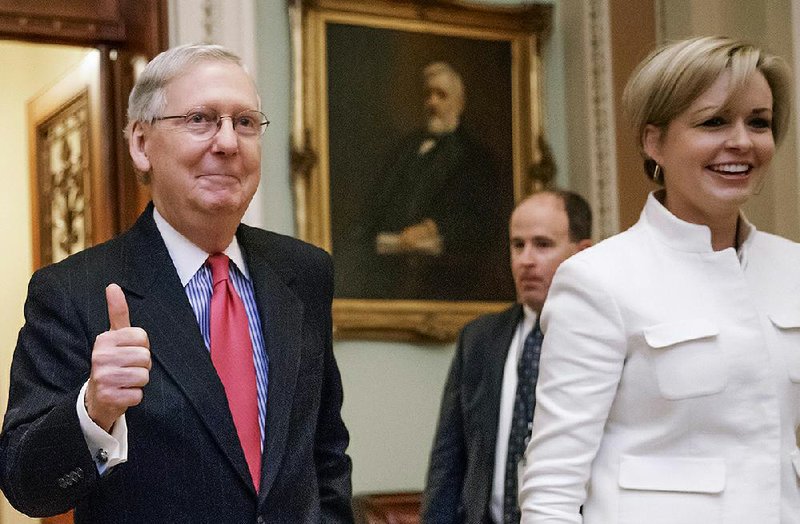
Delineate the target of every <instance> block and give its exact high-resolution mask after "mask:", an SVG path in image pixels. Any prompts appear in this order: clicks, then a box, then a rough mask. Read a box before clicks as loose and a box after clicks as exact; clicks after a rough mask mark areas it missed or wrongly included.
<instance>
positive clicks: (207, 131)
mask: <svg viewBox="0 0 800 524" xmlns="http://www.w3.org/2000/svg"><path fill="white" fill-rule="evenodd" d="M223 118H230V119H231V124H232V125H233V130H234V131H235V132H236V134H237V135H239V136H241V137H258V136H261V135H263V134H264V131H265V130H266V129H267V126H268V125H269V120H268V119H267V115H265V114H264V113H262V112H261V111H256V110H255V109H246V110H244V111H240V112H238V113H236V114H235V115H220V114H219V112H217V110H216V109H212V108H210V107H195V108H192V109H190V110H189V111H188V112H187V113H186V114H184V115H169V116H160V117H157V118H154V119H153V121H156V122H157V121H159V120H178V121H179V122H178V125H180V126H181V127H182V128H183V129H184V130H186V131H187V132H188V133H189V135H190V136H191V137H192V138H194V139H195V140H208V139H209V138H211V137H213V136H214V135H216V134H217V132H218V131H219V130H220V128H221V127H222V119H223Z"/></svg>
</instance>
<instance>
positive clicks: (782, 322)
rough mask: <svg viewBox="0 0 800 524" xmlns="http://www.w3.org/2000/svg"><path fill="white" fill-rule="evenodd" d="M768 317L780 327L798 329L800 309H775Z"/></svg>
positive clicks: (799, 327) (799, 326)
mask: <svg viewBox="0 0 800 524" xmlns="http://www.w3.org/2000/svg"><path fill="white" fill-rule="evenodd" d="M769 319H770V320H771V321H772V323H773V324H775V326H776V327H778V328H780V329H800V311H790V310H787V311H776V312H774V313H770V314H769Z"/></svg>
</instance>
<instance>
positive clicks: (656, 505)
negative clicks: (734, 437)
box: [619, 456, 725, 524]
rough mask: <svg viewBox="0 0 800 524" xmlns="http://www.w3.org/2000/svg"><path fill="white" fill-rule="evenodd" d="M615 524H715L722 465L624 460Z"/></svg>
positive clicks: (702, 461) (718, 461) (717, 460)
mask: <svg viewBox="0 0 800 524" xmlns="http://www.w3.org/2000/svg"><path fill="white" fill-rule="evenodd" d="M619 487H620V501H619V524H642V523H643V522H646V523H647V524H675V523H677V522H679V523H681V524H719V523H722V514H723V513H722V492H723V490H724V489H725V461H724V460H723V459H721V458H711V457H634V456H623V457H622V458H621V459H620V467H619Z"/></svg>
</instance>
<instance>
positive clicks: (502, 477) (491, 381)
mask: <svg viewBox="0 0 800 524" xmlns="http://www.w3.org/2000/svg"><path fill="white" fill-rule="evenodd" d="M591 224H592V217H591V211H590V209H589V205H588V204H587V203H586V201H585V200H584V199H583V198H581V197H580V196H578V195H577V194H575V193H572V192H569V191H545V192H541V193H535V194H534V195H532V196H530V197H528V198H527V199H525V200H523V201H522V202H521V203H520V204H519V205H518V206H517V207H516V209H515V210H514V212H513V213H512V214H511V220H510V223H509V238H510V242H511V272H512V274H513V276H514V284H515V287H516V291H517V302H518V303H517V304H515V305H513V306H511V307H510V308H509V309H507V310H506V311H503V312H501V313H497V314H492V315H485V316H482V317H480V318H478V319H476V320H474V321H473V322H471V323H470V324H467V326H465V327H464V329H463V330H462V332H461V337H460V340H459V343H458V347H457V349H456V354H455V356H454V358H453V363H452V365H451V368H450V375H449V377H448V379H447V385H446V386H445V391H444V396H443V399H442V408H441V413H440V415H439V425H438V428H437V431H436V438H435V441H434V444H433V450H432V452H431V460H430V467H429V470H428V481H427V486H426V488H425V495H424V500H423V522H425V523H427V524H450V523H453V524H455V523H471V524H483V523H495V524H509V523H518V522H519V520H520V513H519V506H518V502H517V478H518V468H519V463H520V460H521V459H522V454H523V452H524V450H525V444H526V443H527V439H528V438H529V436H530V430H531V423H532V420H533V408H534V404H535V398H534V390H535V386H536V370H537V367H538V358H539V350H540V348H541V340H542V334H541V331H540V330H539V322H538V317H539V313H540V312H541V310H542V305H543V304H544V301H545V299H546V298H547V292H548V290H549V289H550V281H551V280H552V278H553V275H554V274H555V272H556V269H558V266H559V265H560V264H561V262H563V261H564V260H566V259H567V258H568V257H569V256H571V255H572V254H574V253H576V252H578V251H580V250H582V249H585V248H586V247H588V246H590V245H591V239H590V238H591Z"/></svg>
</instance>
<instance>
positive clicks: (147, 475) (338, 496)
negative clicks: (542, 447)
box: [0, 205, 352, 524]
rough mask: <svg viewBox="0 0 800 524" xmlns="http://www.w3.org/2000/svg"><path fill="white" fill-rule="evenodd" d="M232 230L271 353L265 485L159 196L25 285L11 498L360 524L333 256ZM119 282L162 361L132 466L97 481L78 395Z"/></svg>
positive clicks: (7, 474) (4, 454) (2, 454)
mask: <svg viewBox="0 0 800 524" xmlns="http://www.w3.org/2000/svg"><path fill="white" fill-rule="evenodd" d="M237 238H238V241H239V243H240V245H241V248H242V252H243V255H244V258H245V260H246V262H247V265H248V268H249V271H250V276H251V278H252V281H253V286H254V289H255V296H256V300H257V302H258V307H259V311H260V314H261V323H262V327H263V333H264V339H265V346H266V351H267V354H268V357H269V386H268V400H267V411H266V424H265V427H266V429H265V432H266V437H265V443H264V455H263V457H264V458H263V460H262V475H261V490H260V492H259V493H258V494H257V493H256V492H255V489H254V487H253V482H252V479H251V478H250V475H249V473H248V469H247V465H246V462H245V458H244V453H243V452H242V449H241V446H240V445H239V442H238V438H237V434H236V430H235V428H234V424H233V420H232V417H231V414H230V410H229V409H228V406H227V400H226V396H225V392H224V390H223V386H222V383H221V382H220V380H219V378H218V376H217V374H216V372H215V369H214V366H213V364H212V362H211V358H210V355H209V352H208V350H207V349H206V346H205V345H204V342H203V338H202V335H201V333H200V330H199V328H198V325H197V320H196V319H195V316H194V313H193V311H192V308H191V306H190V304H189V301H188V299H187V296H186V294H185V292H184V289H183V287H182V286H181V283H180V280H179V278H178V275H177V273H176V271H175V268H174V266H173V264H172V261H171V259H170V256H169V254H168V252H167V249H166V246H165V245H164V242H163V240H162V239H161V236H160V234H159V232H158V230H157V228H156V226H155V223H154V221H153V217H152V205H151V206H150V207H149V208H148V209H147V210H146V211H145V212H144V214H143V215H142V216H141V217H140V218H139V220H138V222H137V223H136V224H135V225H134V227H133V228H132V229H131V230H130V231H128V232H126V233H125V234H123V235H121V236H120V237H118V238H117V239H114V240H112V241H110V242H107V243H105V244H102V245H100V246H97V247H95V248H91V249H88V250H86V251H84V252H82V253H79V254H77V255H75V256H72V257H70V258H69V259H67V260H65V261H63V262H61V263H59V264H56V265H54V266H50V267H47V268H44V269H42V270H40V271H37V272H36V273H35V274H34V276H33V278H32V279H31V282H30V286H29V292H28V299H27V302H26V306H25V320H26V323H25V326H24V327H23V328H22V330H21V332H20V335H19V340H18V345H17V348H16V352H15V354H14V360H13V364H12V382H11V389H10V395H9V409H8V412H7V414H6V418H5V422H4V427H3V434H2V439H1V440H0V461H2V462H0V466H2V488H3V491H4V492H5V494H6V495H7V497H8V499H9V500H10V501H11V503H12V504H13V505H14V506H15V507H17V508H18V509H20V510H22V511H23V512H25V513H28V514H30V515H34V516H40V515H52V514H55V513H58V512H62V511H65V510H67V509H69V508H71V507H75V508H76V509H75V518H76V522H78V523H80V522H92V523H104V522H114V523H130V524H143V523H160V522H163V523H167V522H169V523H186V524H190V523H191V524H196V523H202V522H208V523H214V524H219V523H231V524H233V523H236V524H240V523H243V522H292V523H295V522H297V523H300V522H302V523H306V522H320V521H323V522H350V521H352V515H351V510H350V494H351V487H350V473H351V463H350V459H349V457H348V456H347V455H346V454H345V449H346V447H347V444H348V439H349V437H348V434H347V430H346V428H345V426H344V424H343V422H342V420H341V417H340V408H341V402H342V388H341V380H340V376H339V371H338V368H337V366H336V364H335V361H334V358H333V353H332V346H331V339H330V336H331V325H330V304H331V298H332V269H331V263H330V260H329V257H328V256H327V255H326V254H325V253H324V252H323V251H321V250H319V249H317V248H314V247H312V246H309V245H307V244H304V243H302V242H300V241H298V240H294V239H291V238H289V237H284V236H281V235H278V234H275V233H270V232H265V231H262V230H258V229H255V228H251V227H247V226H244V225H242V226H240V227H239V229H238V231H237ZM112 282H116V283H117V284H119V285H120V286H121V287H122V289H123V290H124V292H125V296H126V298H127V302H128V305H129V308H130V319H131V324H132V325H133V326H138V327H141V328H143V329H144V330H145V331H146V332H147V334H148V336H149V340H150V348H151V352H152V362H153V367H152V370H151V372H150V382H149V383H148V384H147V386H145V387H144V399H143V401H142V403H141V404H140V405H138V406H134V407H132V408H130V409H128V411H127V413H126V419H127V424H128V439H129V450H128V461H127V462H126V463H123V464H120V465H117V466H116V467H114V468H112V469H111V470H110V472H109V473H108V474H107V475H105V476H103V477H100V476H98V474H97V469H96V466H95V463H94V462H93V460H92V457H91V456H90V453H89V451H88V448H87V445H86V442H85V440H84V437H83V434H82V432H81V429H80V426H79V422H78V417H77V415H76V409H75V402H76V399H77V396H78V391H79V389H80V387H81V385H82V384H83V383H84V382H85V381H86V380H87V378H88V376H89V369H90V358H91V351H92V345H93V343H94V340H95V337H97V335H98V334H100V333H102V332H104V331H106V330H107V329H108V327H109V322H108V311H107V306H106V299H105V294H104V288H105V286H106V285H107V284H109V283H112Z"/></svg>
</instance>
